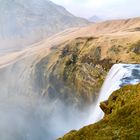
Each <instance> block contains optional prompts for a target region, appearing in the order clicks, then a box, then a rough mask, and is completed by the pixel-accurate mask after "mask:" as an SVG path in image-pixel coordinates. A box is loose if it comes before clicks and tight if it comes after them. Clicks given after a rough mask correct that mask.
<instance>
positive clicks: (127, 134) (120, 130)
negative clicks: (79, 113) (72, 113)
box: [60, 84, 140, 140]
mask: <svg viewBox="0 0 140 140" xmlns="http://www.w3.org/2000/svg"><path fill="white" fill-rule="evenodd" d="M139 92H140V84H138V85H134V86H125V87H123V88H121V89H120V90H118V91H115V92H114V93H113V94H112V95H111V96H110V97H109V99H108V100H107V101H105V102H102V103H101V104H100V107H101V108H102V110H103V112H104V113H105V116H104V118H103V119H102V120H101V121H99V122H98V123H96V124H92V125H89V126H86V127H84V128H82V129H80V130H79V131H71V132H70V133H68V134H66V135H65V136H64V137H63V138H61V139H60V140H82V139H83V140H90V139H94V140H100V139H104V140H112V139H122V140H126V139H127V140H132V139H134V140H138V139H139V138H140V127H139V126H140V119H139V117H140V114H139V112H140V104H139V102H140V94H139Z"/></svg>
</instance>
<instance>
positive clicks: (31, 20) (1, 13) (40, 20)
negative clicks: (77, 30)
mask: <svg viewBox="0 0 140 140" xmlns="http://www.w3.org/2000/svg"><path fill="white" fill-rule="evenodd" d="M87 24H88V21H87V20H85V19H83V18H79V17H75V16H74V15H72V14H71V13H69V12H68V11H67V10H66V9H65V8H63V7H62V6H59V5H56V4H54V3H53V2H51V1H49V0H28V1H27V0H0V49H1V48H2V47H3V48H5V47H6V46H8V47H10V48H11V47H12V46H19V45H20V46H24V45H27V44H29V43H33V42H37V41H40V40H41V39H43V38H45V37H48V36H50V35H52V34H55V33H57V32H59V31H62V30H64V29H67V28H69V27H75V26H76V27H77V26H85V25H87ZM15 40H16V42H15ZM25 42H26V43H25Z"/></svg>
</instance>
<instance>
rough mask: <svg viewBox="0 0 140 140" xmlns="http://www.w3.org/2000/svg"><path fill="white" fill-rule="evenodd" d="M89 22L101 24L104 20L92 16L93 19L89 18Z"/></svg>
mask: <svg viewBox="0 0 140 140" xmlns="http://www.w3.org/2000/svg"><path fill="white" fill-rule="evenodd" d="M89 21H91V22H100V21H102V19H101V18H100V17H98V16H92V17H90V18H89Z"/></svg>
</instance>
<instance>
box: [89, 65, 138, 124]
mask: <svg viewBox="0 0 140 140" xmlns="http://www.w3.org/2000/svg"><path fill="white" fill-rule="evenodd" d="M139 82H140V64H115V65H113V66H112V68H111V69H110V71H109V73H108V75H107V77H106V80H105V82H104V84H103V86H102V88H101V91H100V95H99V98H98V100H97V102H96V105H95V106H94V110H93V112H92V113H91V115H90V117H89V120H88V124H91V123H94V122H97V121H99V120H100V119H102V118H103V115H104V113H103V111H102V110H101V109H100V107H99V105H100V102H102V101H105V100H107V99H108V98H109V96H110V95H111V94H112V92H114V91H116V90H118V89H120V88H121V87H122V86H125V85H135V84H138V83H139Z"/></svg>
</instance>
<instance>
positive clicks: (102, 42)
mask: <svg viewBox="0 0 140 140" xmlns="http://www.w3.org/2000/svg"><path fill="white" fill-rule="evenodd" d="M124 37H126V35H124V36H121V38H120V37H119V38H117V39H112V36H111V37H106V36H103V37H79V38H75V39H72V40H70V41H66V42H65V43H62V44H60V45H56V46H53V47H52V48H51V53H50V54H49V55H48V56H46V57H44V58H43V59H41V60H40V61H39V62H38V64H37V65H36V67H35V79H34V81H35V84H36V85H38V86H39V85H40V87H39V89H41V91H40V92H41V93H42V91H44V93H43V94H44V95H45V96H50V97H51V98H53V99H57V98H59V99H61V100H62V101H64V102H66V103H67V104H68V103H70V104H75V105H76V106H77V105H78V106H81V107H82V105H84V106H86V105H89V104H91V103H93V102H94V101H95V99H96V98H97V97H98V93H99V90H100V88H101V85H102V83H103V81H104V79H105V77H106V74H107V72H108V70H109V69H110V68H111V66H112V65H113V64H115V63H120V62H121V63H139V59H140V57H139V51H138V50H139V38H137V40H135V41H133V42H132V43H130V42H129V41H130V39H131V37H132V36H131V35H130V36H127V37H126V38H124ZM43 74H46V75H45V76H43ZM38 79H40V80H39V82H38ZM44 83H45V84H44ZM37 92H38V91H37Z"/></svg>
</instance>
